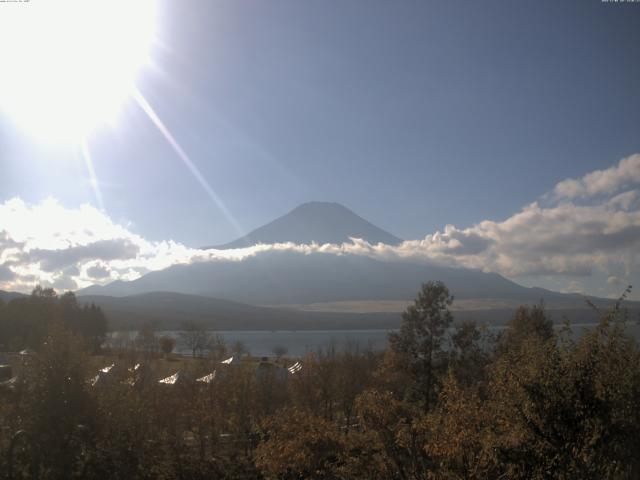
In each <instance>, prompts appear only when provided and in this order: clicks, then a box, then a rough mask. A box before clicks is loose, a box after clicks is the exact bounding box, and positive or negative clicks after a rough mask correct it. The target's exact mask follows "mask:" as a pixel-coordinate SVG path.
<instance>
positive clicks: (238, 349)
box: [231, 340, 249, 357]
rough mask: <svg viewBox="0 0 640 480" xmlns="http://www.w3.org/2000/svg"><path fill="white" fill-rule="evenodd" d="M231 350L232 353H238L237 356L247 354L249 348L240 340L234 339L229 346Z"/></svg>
mask: <svg viewBox="0 0 640 480" xmlns="http://www.w3.org/2000/svg"><path fill="white" fill-rule="evenodd" d="M231 351H232V352H233V354H234V355H238V356H239V357H241V356H242V355H248V354H249V349H248V348H247V345H246V344H245V343H244V342H243V341H242V340H236V341H235V342H234V343H233V345H232V346H231Z"/></svg>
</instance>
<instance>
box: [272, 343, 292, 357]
mask: <svg viewBox="0 0 640 480" xmlns="http://www.w3.org/2000/svg"><path fill="white" fill-rule="evenodd" d="M271 351H272V352H273V354H274V355H275V356H276V357H277V358H282V357H284V356H285V355H286V354H287V353H288V350H287V347H285V346H283V345H276V346H275V347H273V350H271Z"/></svg>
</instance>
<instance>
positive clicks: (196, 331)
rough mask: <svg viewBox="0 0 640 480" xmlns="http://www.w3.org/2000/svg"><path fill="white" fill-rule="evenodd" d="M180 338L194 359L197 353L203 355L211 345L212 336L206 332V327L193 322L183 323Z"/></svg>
mask: <svg viewBox="0 0 640 480" xmlns="http://www.w3.org/2000/svg"><path fill="white" fill-rule="evenodd" d="M180 338H181V339H182V341H183V342H184V344H185V345H186V346H187V347H188V348H189V350H191V354H192V355H193V357H194V358H195V356H196V353H198V352H200V353H202V352H203V351H204V350H205V349H206V348H208V347H209V345H210V343H211V334H210V333H209V332H208V331H207V330H205V328H204V325H202V324H201V323H199V322H194V321H191V320H188V321H186V322H182V331H181V332H180Z"/></svg>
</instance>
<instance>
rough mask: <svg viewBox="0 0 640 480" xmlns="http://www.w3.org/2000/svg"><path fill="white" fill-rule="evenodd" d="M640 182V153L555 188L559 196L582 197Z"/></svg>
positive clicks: (563, 182)
mask: <svg viewBox="0 0 640 480" xmlns="http://www.w3.org/2000/svg"><path fill="white" fill-rule="evenodd" d="M638 183H640V154H636V155H631V156H630V157H627V158H623V159H622V160H620V162H619V163H618V164H617V165H614V166H613V167H610V168H607V169H606V170H596V171H594V172H591V173H588V174H587V175H585V176H584V177H582V178H579V179H574V178H570V179H567V180H564V181H562V182H560V183H558V184H557V185H556V187H555V189H554V193H555V194H556V196H557V198H570V199H572V198H580V197H591V196H594V195H602V194H612V193H615V192H617V191H620V189H622V188H624V187H625V186H629V185H633V184H638Z"/></svg>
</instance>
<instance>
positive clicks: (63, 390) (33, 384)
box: [22, 323, 96, 478]
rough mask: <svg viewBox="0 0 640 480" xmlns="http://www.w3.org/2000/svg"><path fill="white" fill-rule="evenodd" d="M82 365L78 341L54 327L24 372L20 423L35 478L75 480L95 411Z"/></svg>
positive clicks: (83, 353)
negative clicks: (31, 450)
mask: <svg viewBox="0 0 640 480" xmlns="http://www.w3.org/2000/svg"><path fill="white" fill-rule="evenodd" d="M87 360H88V357H87V356H86V348H85V344H84V342H83V341H82V338H81V337H79V336H78V335H77V334H74V333H73V332H71V331H70V330H68V329H67V328H66V327H65V326H64V325H62V324H60V323H55V324H53V325H52V326H51V327H50V329H49V331H48V334H47V337H46V339H45V342H44V344H43V345H42V348H41V351H40V354H39V355H38V356H37V357H36V359H35V364H34V367H33V369H31V370H30V371H29V372H28V378H27V382H26V383H27V385H28V386H29V394H28V395H27V396H26V401H25V404H24V411H23V412H22V415H23V416H22V418H24V421H25V425H24V427H25V429H26V430H27V431H28V432H29V433H30V435H31V436H32V437H33V438H35V439H37V446H38V452H37V455H38V456H39V461H40V464H41V466H42V472H41V473H42V474H41V477H40V478H72V477H74V474H73V472H74V470H75V469H76V468H77V466H78V463H79V461H80V458H79V456H80V455H81V452H82V446H83V443H84V438H85V437H86V433H89V432H92V431H93V430H94V428H93V427H94V423H95V420H96V408H95V403H94V401H93V399H92V397H91V395H90V392H89V391H88V385H87V382H86V378H87V376H88V375H87V374H88V372H87V365H88V361H87ZM33 461H36V460H35V459H34V460H33Z"/></svg>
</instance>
